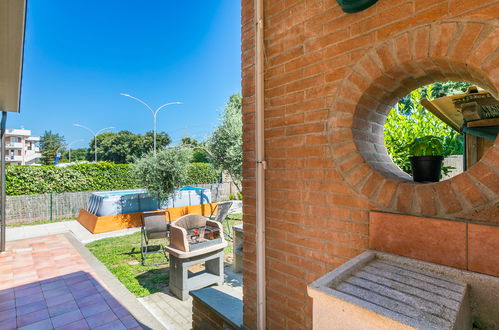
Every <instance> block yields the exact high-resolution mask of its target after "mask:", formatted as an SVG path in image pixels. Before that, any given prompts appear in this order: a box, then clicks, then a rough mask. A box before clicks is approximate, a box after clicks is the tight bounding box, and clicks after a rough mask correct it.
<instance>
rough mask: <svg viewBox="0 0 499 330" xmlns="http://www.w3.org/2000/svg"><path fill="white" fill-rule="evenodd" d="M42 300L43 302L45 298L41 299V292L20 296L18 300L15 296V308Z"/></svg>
mask: <svg viewBox="0 0 499 330" xmlns="http://www.w3.org/2000/svg"><path fill="white" fill-rule="evenodd" d="M44 300H45V298H44V297H43V293H42V292H41V291H40V292H37V293H33V294H30V295H28V296H22V297H19V298H17V296H16V307H20V306H24V305H27V304H31V303H35V302H37V301H44Z"/></svg>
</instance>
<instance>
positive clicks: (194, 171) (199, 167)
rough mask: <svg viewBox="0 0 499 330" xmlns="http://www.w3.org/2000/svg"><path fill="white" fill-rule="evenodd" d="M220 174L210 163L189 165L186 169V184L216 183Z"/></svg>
mask: <svg viewBox="0 0 499 330" xmlns="http://www.w3.org/2000/svg"><path fill="white" fill-rule="evenodd" d="M221 176H222V174H221V172H220V171H217V170H215V168H214V167H213V165H212V164H210V163H191V164H190V166H189V168H188V169H187V177H188V179H187V182H186V184H201V183H216V182H219V181H220V178H221Z"/></svg>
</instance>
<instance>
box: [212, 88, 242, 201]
mask: <svg viewBox="0 0 499 330" xmlns="http://www.w3.org/2000/svg"><path fill="white" fill-rule="evenodd" d="M220 121H221V123H220V126H218V127H217V128H216V129H215V131H214V132H213V134H212V135H211V137H210V138H209V141H208V149H209V152H210V156H211V157H212V159H213V164H214V165H215V166H216V167H218V168H220V169H222V170H225V171H227V173H228V174H229V175H230V176H231V178H232V180H233V181H234V183H235V185H236V187H237V189H238V190H239V191H241V186H240V184H241V180H242V163H243V148H242V145H243V139H242V133H243V130H242V128H243V122H242V97H241V94H239V93H238V94H234V95H232V96H231V97H230V98H229V102H228V103H227V104H226V105H225V110H224V113H223V114H222V117H221V118H220Z"/></svg>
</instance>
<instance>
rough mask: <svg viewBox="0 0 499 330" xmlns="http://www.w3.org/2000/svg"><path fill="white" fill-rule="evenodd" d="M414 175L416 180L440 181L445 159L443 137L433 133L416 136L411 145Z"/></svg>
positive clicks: (410, 159)
mask: <svg viewBox="0 0 499 330" xmlns="http://www.w3.org/2000/svg"><path fill="white" fill-rule="evenodd" d="M409 152H410V154H411V155H412V156H410V157H409V161H410V162H411V167H412V177H413V179H414V181H416V182H438V181H440V177H441V173H442V162H443V160H444V143H443V140H442V138H440V137H438V136H433V135H427V136H423V137H421V138H416V139H414V141H413V142H412V143H411V144H410V146H409Z"/></svg>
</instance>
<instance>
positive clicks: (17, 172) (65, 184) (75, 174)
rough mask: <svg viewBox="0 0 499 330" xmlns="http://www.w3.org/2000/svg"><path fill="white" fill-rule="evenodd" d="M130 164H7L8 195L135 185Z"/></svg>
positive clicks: (119, 187)
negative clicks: (58, 165)
mask: <svg viewBox="0 0 499 330" xmlns="http://www.w3.org/2000/svg"><path fill="white" fill-rule="evenodd" d="M137 186H138V185H137V183H136V181H135V180H134V179H133V177H132V174H131V169H130V166H128V165H119V164H113V163H107V162H99V163H97V164H79V165H71V166H67V167H55V166H52V165H43V166H20V165H15V166H7V167H6V193H7V195H31V194H43V193H63V192H76V191H93V190H116V189H130V188H137Z"/></svg>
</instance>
